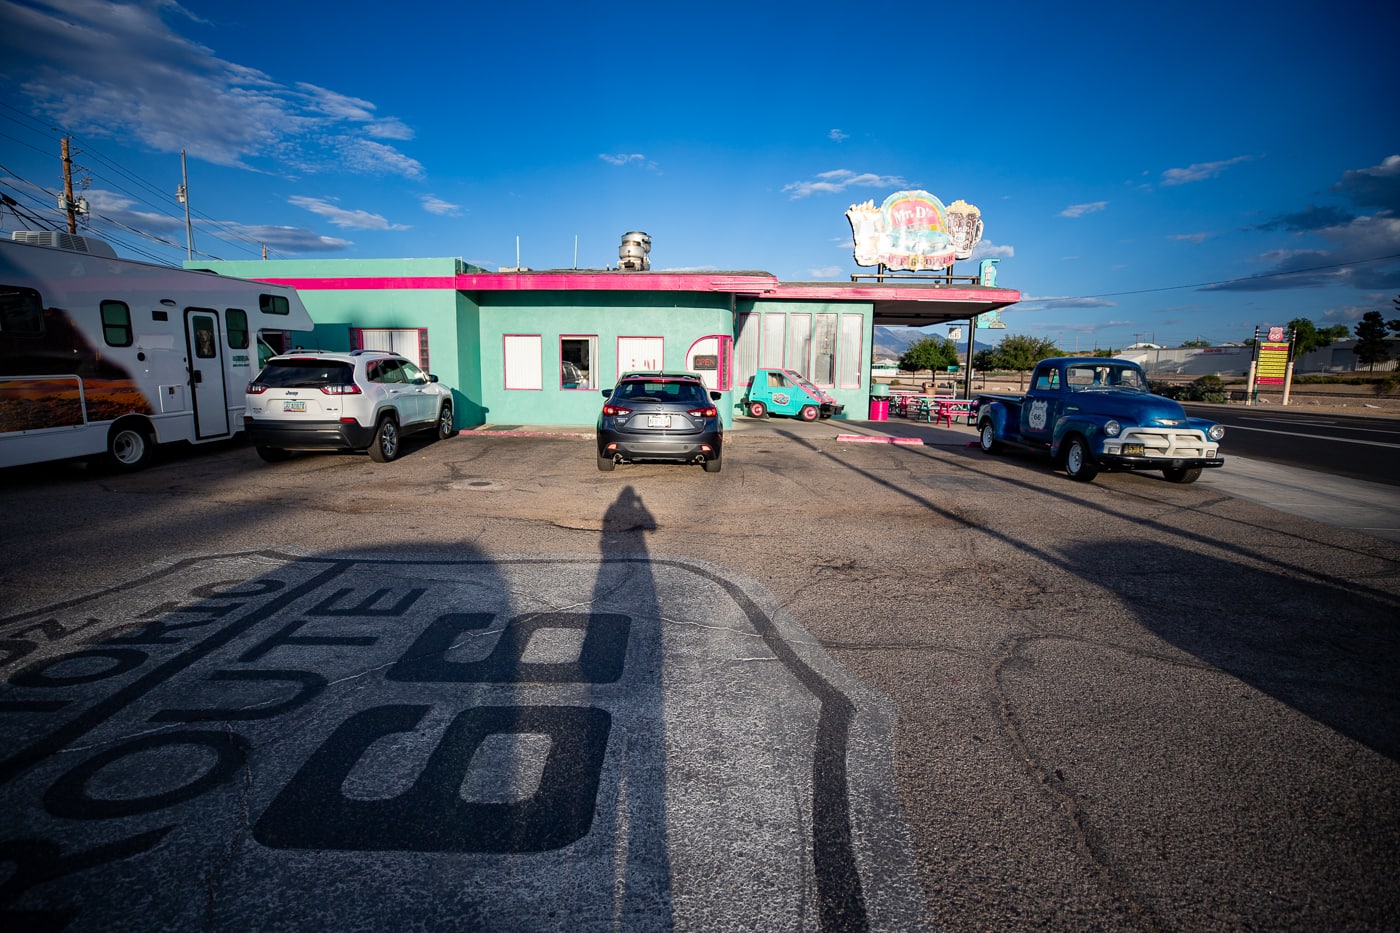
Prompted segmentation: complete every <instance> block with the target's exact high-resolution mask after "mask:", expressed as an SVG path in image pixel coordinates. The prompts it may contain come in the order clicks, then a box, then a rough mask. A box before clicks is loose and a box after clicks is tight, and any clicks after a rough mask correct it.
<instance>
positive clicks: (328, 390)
mask: <svg viewBox="0 0 1400 933" xmlns="http://www.w3.org/2000/svg"><path fill="white" fill-rule="evenodd" d="M321 392H322V393H323V394H325V395H363V394H364V393H363V392H361V391H360V387H359V386H357V385H354V384H353V383H352V384H350V385H341V386H321Z"/></svg>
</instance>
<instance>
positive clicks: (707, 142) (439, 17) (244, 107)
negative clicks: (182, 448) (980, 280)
mask: <svg viewBox="0 0 1400 933" xmlns="http://www.w3.org/2000/svg"><path fill="white" fill-rule="evenodd" d="M1398 35H1400V9H1397V7H1395V6H1394V5H1391V4H1377V3H1374V2H1350V0H1340V2H1336V3H1332V4H1329V5H1327V6H1326V7H1325V8H1323V7H1319V6H1318V5H1317V4H1314V3H1294V2H1289V0H1283V2H1273V3H1267V4H1265V3H1258V2H1253V0H1244V2H1236V3H1228V4H1217V3H1211V4H1204V3H1196V2H1190V0H1187V2H1180V3H1172V4H1146V5H1142V4H1122V3H1111V4H1110V3H1102V4H1100V3H1080V4H1042V3H1015V2H1012V3H1004V4H1001V5H999V6H995V7H990V6H987V5H975V4H967V5H963V6H947V7H938V6H929V5H921V6H918V7H915V6H913V5H885V6H879V5H877V6H872V7H861V6H859V5H854V6H853V5H851V4H849V3H841V4H837V3H827V2H821V0H818V2H807V3H802V4H793V3H785V2H782V0H777V2H772V3H767V4H764V3H753V2H748V3H742V4H741V3H731V2H728V0H716V2H707V3H704V4H693V5H692V4H665V3H654V4H645V3H638V4H619V3H606V4H605V3H589V2H571V3H552V2H551V3H529V2H523V3H516V4H513V5H504V4H479V3H474V2H470V0H468V2H460V3H433V2H424V3H412V2H408V3H400V4H374V5H370V4H364V3H357V2H353V0H351V2H343V3H336V4H331V3H323V2H319V0H294V2H285V0H283V2H278V3H272V2H263V0H241V2H238V3H228V2H226V0H219V2H204V0H185V2H181V3H175V2H169V0H144V2H135V3H106V2H98V0H52V2H43V0H24V2H12V0H0V80H2V81H3V94H2V95H0V192H3V193H4V194H6V195H8V196H10V197H12V198H14V199H15V200H16V201H18V202H19V204H20V205H21V207H22V208H23V209H24V210H26V211H28V212H30V213H33V214H38V215H43V216H47V217H48V218H50V219H51V220H52V221H54V222H55V224H56V223H57V215H56V214H55V212H54V211H53V210H52V205H53V203H54V199H53V195H54V194H55V193H56V192H57V191H58V190H59V188H60V186H61V178H62V175H61V166H60V162H59V139H60V137H61V136H62V135H64V133H69V134H71V135H72V137H73V147H74V149H75V150H77V155H76V156H75V159H74V164H75V166H76V167H77V169H78V172H77V177H78V178H80V179H88V180H89V183H88V185H87V187H86V189H85V196H86V197H87V200H88V203H89V206H90V209H91V215H90V218H89V222H90V227H91V231H90V232H92V233H94V234H96V235H100V236H102V237H104V238H106V239H108V240H109V241H111V242H113V243H114V245H116V246H117V248H118V251H119V252H120V253H122V254H123V255H127V256H131V257H132V258H148V259H149V258H154V259H157V260H159V261H168V262H172V263H178V262H180V261H182V260H184V258H185V223H184V213H183V208H182V207H181V206H180V205H179V204H178V203H177V202H176V201H175V198H174V192H175V189H176V187H177V186H178V185H179V183H180V155H179V153H180V150H181V149H184V150H185V151H186V152H187V158H188V164H189V190H190V203H191V209H192V212H193V219H194V245H195V249H196V250H197V252H198V253H201V254H204V255H206V256H214V257H217V258H221V259H248V258H257V257H258V256H259V255H260V254H261V250H262V247H263V245H264V244H265V245H266V247H267V250H268V255H269V257H271V258H279V259H281V258H385V257H440V256H459V257H461V258H463V259H465V260H467V261H468V262H471V263H475V264H477V265H480V266H482V267H485V268H487V269H491V270H494V269H496V268H499V267H501V266H514V265H515V264H516V257H517V238H518V242H519V261H520V263H521V264H523V265H526V266H529V267H531V268H535V269H548V268H570V267H573V266H574V265H575V264H577V265H578V266H579V267H580V268H603V267H606V266H609V265H612V264H615V263H616V261H617V247H618V244H619V241H620V239H621V235H622V234H623V233H625V232H627V231H630V230H643V231H646V232H647V233H649V234H650V235H651V237H652V240H653V246H652V253H651V259H652V263H653V268H655V269H690V270H695V269H718V270H726V271H733V270H743V269H761V270H764V271H767V272H771V273H773V274H775V275H777V276H778V277H779V278H781V279H782V280H783V281H785V282H811V281H844V280H847V279H848V277H849V276H850V274H851V273H854V272H869V271H872V270H869V269H862V268H861V267H858V266H857V265H856V264H855V261H854V258H853V255H852V241H851V230H850V225H849V224H848V222H847V221H846V218H845V211H846V209H847V208H848V207H849V206H850V205H852V204H854V203H858V202H863V201H866V200H870V199H873V200H874V201H875V202H876V204H877V205H878V204H879V203H880V202H881V201H882V200H883V199H884V198H885V197H886V196H887V195H889V194H891V193H892V192H894V191H898V190H904V189H923V190H926V191H929V192H931V193H932V194H934V195H936V196H938V197H939V198H940V199H942V200H943V201H944V203H951V202H952V201H954V200H957V199H959V198H961V199H964V200H966V201H969V202H971V203H972V204H974V205H976V206H977V207H978V208H980V209H981V212H982V219H983V222H984V224H985V232H984V234H983V241H982V243H981V244H980V246H979V248H978V252H977V253H976V254H975V255H974V257H973V259H972V260H969V261H967V262H965V263H960V264H959V265H958V266H957V267H955V269H954V272H955V273H957V274H972V273H973V272H975V266H976V261H977V260H978V259H981V258H983V257H986V256H991V257H997V258H999V259H1000V260H1001V262H1000V264H999V266H998V284H1000V285H1003V286H1005V287H1008V288H1015V289H1018V290H1019V291H1020V292H1021V293H1022V295H1023V300H1022V302H1021V304H1019V305H1017V306H1016V307H1015V308H1013V309H1011V310H1010V311H1008V312H1007V313H1006V314H1005V316H1004V318H1005V320H1006V322H1007V330H1006V331H1005V332H1004V333H1008V334H1016V333H1020V334H1031V335H1035V336H1040V337H1050V338H1053V339H1055V340H1056V341H1058V342H1059V344H1060V346H1061V347H1063V348H1065V349H1067V350H1074V349H1081V350H1082V349H1088V348H1092V347H1095V346H1098V347H1122V346H1124V345H1127V344H1129V343H1132V342H1134V341H1136V340H1155V341H1156V342H1157V343H1161V344H1165V345H1169V346H1171V345H1177V344H1179V343H1181V342H1182V341H1184V340H1189V339H1195V338H1197V337H1200V338H1203V339H1207V340H1211V341H1214V342H1225V341H1237V340H1242V339H1245V338H1247V337H1249V336H1251V335H1252V334H1253V330H1254V327H1256V326H1263V325H1268V324H1282V323H1285V322H1287V321H1288V320H1289V319H1290V318H1293V317H1308V318H1311V319H1312V320H1314V321H1315V322H1317V323H1318V324H1319V325H1324V326H1325V325H1330V324H1333V323H1345V324H1348V325H1351V324H1353V323H1354V322H1355V321H1357V320H1359V319H1360V316H1361V315H1362V314H1363V313H1365V312H1366V311H1370V310H1380V311H1382V312H1384V313H1385V314H1386V316H1387V317H1388V318H1389V317H1391V316H1393V314H1394V310H1395V308H1394V305H1393V304H1392V303H1391V300H1392V298H1393V297H1395V296H1396V295H1397V294H1400V57H1397V53H1396V45H1395V39H1396V37H1397V36H1398ZM20 226H23V224H22V223H19V222H17V221H16V218H15V217H14V215H13V214H12V213H11V211H10V210H9V209H6V210H4V211H3V212H0V235H4V236H8V235H9V231H10V230H12V229H15V228H16V227H20ZM134 231H141V232H142V233H145V234H150V235H152V236H155V237H160V238H163V239H164V240H166V241H167V242H168V243H169V244H171V245H165V246H163V245H161V244H160V243H158V242H156V241H154V240H151V239H148V238H146V237H143V236H141V235H138V234H137V233H136V232H134Z"/></svg>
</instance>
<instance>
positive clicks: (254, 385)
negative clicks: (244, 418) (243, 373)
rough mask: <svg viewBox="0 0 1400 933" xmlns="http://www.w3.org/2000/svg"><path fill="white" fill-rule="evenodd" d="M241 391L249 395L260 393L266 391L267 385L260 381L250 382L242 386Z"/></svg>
mask: <svg viewBox="0 0 1400 933" xmlns="http://www.w3.org/2000/svg"><path fill="white" fill-rule="evenodd" d="M243 391H244V392H246V393H247V394H249V395H262V394H263V393H264V392H266V391H267V386H265V385H263V384H262V383H261V382H250V383H248V384H247V385H246V386H244V387H243Z"/></svg>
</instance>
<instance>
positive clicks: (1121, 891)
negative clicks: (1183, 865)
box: [986, 632, 1216, 930]
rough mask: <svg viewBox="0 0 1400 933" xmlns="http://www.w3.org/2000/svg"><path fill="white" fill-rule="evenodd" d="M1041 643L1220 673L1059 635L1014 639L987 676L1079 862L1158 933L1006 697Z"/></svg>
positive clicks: (1011, 737) (1025, 763) (1000, 712)
mask: <svg viewBox="0 0 1400 933" xmlns="http://www.w3.org/2000/svg"><path fill="white" fill-rule="evenodd" d="M1040 641H1067V642H1074V643H1076V644H1080V645H1085V646H1090V647H1100V648H1106V649H1111V650H1113V651H1117V652H1121V653H1123V654H1126V655H1128V656H1130V657H1134V658H1139V659H1144V660H1150V661H1155V662H1160V663H1165V664H1169V665H1172V666H1178V667H1184V668H1190V669H1193V670H1200V671H1212V670H1216V668H1215V667H1213V666H1212V665H1209V664H1206V663H1204V662H1201V661H1196V660H1193V659H1186V658H1182V657H1177V656H1171V655H1167V654H1163V653H1161V652H1155V651H1145V650H1142V649H1139V648H1132V647H1129V646H1126V645H1121V644H1116V643H1113V642H1104V641H1098V640H1095V639H1088V638H1079V637H1076V636H1073V635H1067V634H1063V633H1058V632H1026V633H1020V634H1013V635H1011V636H1009V637H1008V638H1007V639H1006V640H1004V641H1003V642H1002V644H1001V646H1000V650H999V652H998V654H997V656H996V657H994V658H993V659H992V663H991V665H990V666H989V667H988V669H987V673H986V677H987V689H988V691H989V698H990V701H991V703H992V706H993V713H994V716H995V718H996V720H997V722H998V723H999V725H1000V726H1001V728H1002V731H1003V732H1004V734H1005V735H1006V737H1007V740H1008V741H1009V742H1010V744H1011V747H1012V748H1013V749H1014V750H1015V754H1016V756H1017V758H1018V760H1019V762H1020V764H1021V766H1022V767H1023V768H1024V769H1025V771H1026V773H1027V774H1028V775H1029V776H1030V778H1031V780H1032V781H1034V782H1035V784H1036V785H1037V786H1039V787H1040V788H1041V789H1042V790H1043V791H1044V792H1045V793H1046V795H1048V796H1049V798H1050V799H1051V801H1053V803H1054V806H1055V809H1056V810H1057V811H1058V812H1059V813H1060V814H1061V816H1062V818H1063V822H1064V825H1065V826H1066V828H1067V829H1068V831H1069V834H1070V838H1071V839H1072V840H1073V841H1074V847H1075V849H1076V851H1077V852H1078V854H1079V856H1080V857H1081V858H1082V859H1083V860H1084V861H1085V863H1086V864H1087V865H1090V866H1092V873H1093V876H1094V877H1095V878H1096V879H1098V881H1099V883H1100V885H1101V886H1102V887H1103V889H1104V890H1105V891H1107V892H1108V893H1109V894H1110V895H1112V896H1113V897H1114V898H1116V899H1117V900H1118V901H1120V902H1121V903H1122V904H1124V905H1125V906H1126V907H1127V909H1128V911H1129V912H1130V913H1131V915H1132V916H1133V917H1134V919H1136V920H1138V921H1140V922H1141V923H1142V925H1143V928H1144V929H1147V930H1157V929H1159V928H1160V927H1159V925H1158V923H1157V920H1156V918H1155V917H1154V916H1153V914H1152V912H1151V910H1150V909H1149V908H1148V907H1147V906H1145V905H1144V904H1143V903H1141V902H1140V901H1139V900H1138V898H1137V896H1136V895H1135V894H1134V893H1133V890H1132V885H1131V876H1130V875H1129V874H1128V873H1125V872H1124V871H1122V870H1121V869H1119V868H1118V867H1116V866H1115V865H1114V863H1113V859H1112V857H1111V853H1110V852H1109V851H1108V847H1107V846H1106V845H1105V844H1104V843H1103V842H1102V841H1101V840H1100V839H1099V834H1098V833H1097V831H1096V830H1095V829H1094V828H1093V827H1092V826H1091V825H1090V820H1089V816H1088V814H1087V813H1086V811H1085V810H1084V808H1083V807H1082V806H1081V805H1080V802H1079V798H1078V797H1077V796H1076V794H1075V792H1074V790H1073V788H1072V786H1071V784H1070V782H1069V781H1068V780H1067V779H1066V777H1065V774H1064V772H1063V770H1062V769H1060V768H1056V767H1054V766H1053V765H1051V764H1050V763H1048V762H1046V761H1044V760H1043V759H1042V757H1041V756H1040V755H1038V754H1037V753H1036V751H1035V750H1034V749H1033V748H1032V747H1031V743H1030V741H1029V740H1028V739H1027V738H1026V734H1025V728H1024V726H1023V724H1022V722H1021V719H1020V717H1019V716H1018V715H1017V713H1016V710H1015V708H1014V705H1013V703H1012V700H1011V697H1010V696H1009V694H1008V692H1007V689H1006V686H1005V683H1004V680H1003V674H1004V673H1006V672H1007V671H1012V670H1016V669H1019V668H1021V667H1023V666H1029V665H1030V664H1031V662H1030V661H1029V660H1027V659H1026V658H1025V657H1023V655H1022V653H1021V652H1022V649H1023V648H1024V647H1026V646H1027V645H1030V644H1032V643H1034V642H1040Z"/></svg>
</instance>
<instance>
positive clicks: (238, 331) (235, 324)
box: [227, 308, 248, 350]
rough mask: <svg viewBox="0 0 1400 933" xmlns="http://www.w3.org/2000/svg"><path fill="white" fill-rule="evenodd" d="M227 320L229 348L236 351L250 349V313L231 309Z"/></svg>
mask: <svg viewBox="0 0 1400 933" xmlns="http://www.w3.org/2000/svg"><path fill="white" fill-rule="evenodd" d="M227 320H228V345H229V347H231V348H232V349H234V350H246V349H248V312H247V311H242V310H240V309H238V308H229V309H228V312H227Z"/></svg>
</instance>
